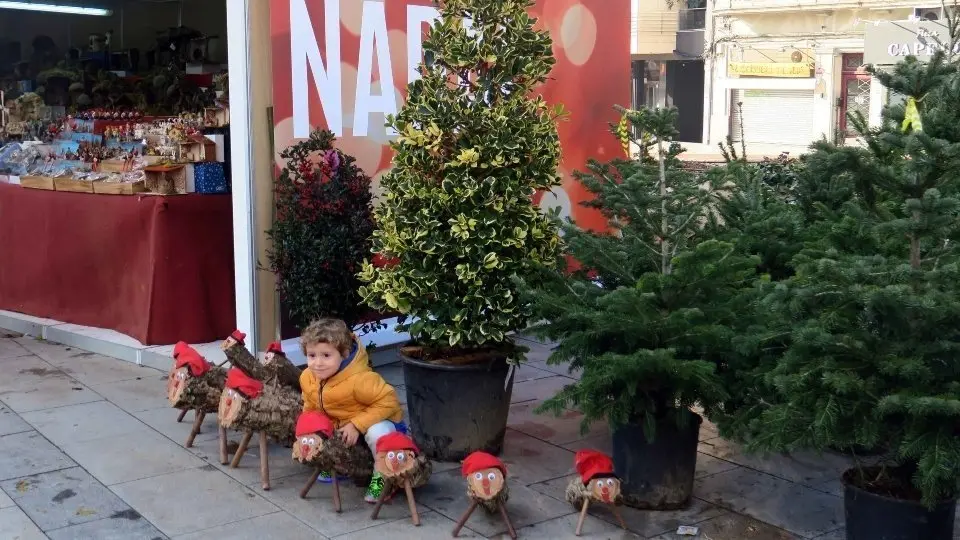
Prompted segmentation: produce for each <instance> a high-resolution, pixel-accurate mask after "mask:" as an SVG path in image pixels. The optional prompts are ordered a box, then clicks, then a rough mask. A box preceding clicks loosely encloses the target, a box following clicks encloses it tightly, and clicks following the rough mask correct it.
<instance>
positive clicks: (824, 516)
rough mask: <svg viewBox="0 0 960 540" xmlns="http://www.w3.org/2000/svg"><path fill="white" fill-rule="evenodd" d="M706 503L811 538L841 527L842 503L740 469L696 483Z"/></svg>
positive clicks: (778, 480) (701, 479) (824, 495)
mask: <svg viewBox="0 0 960 540" xmlns="http://www.w3.org/2000/svg"><path fill="white" fill-rule="evenodd" d="M694 490H695V493H696V495H697V496H698V497H701V498H703V499H705V500H707V501H710V502H714V503H716V504H718V505H721V506H724V507H726V508H728V509H730V510H733V511H734V512H738V513H741V514H746V515H748V516H750V517H753V518H755V519H758V520H760V521H763V522H765V523H769V524H771V525H774V526H776V527H779V528H781V529H786V530H787V531H789V532H791V533H794V534H797V535H800V536H803V537H806V538H812V537H815V536H817V535H820V534H823V533H826V532H829V531H832V530H834V529H836V528H838V527H840V526H842V525H843V500H842V499H840V498H838V497H834V496H832V495H828V494H826V493H823V492H821V491H816V490H814V489H811V488H808V487H806V486H802V485H800V484H796V483H793V482H789V481H787V480H784V479H782V478H777V477H775V476H771V475H769V474H766V473H762V472H758V471H754V470H751V469H747V468H744V467H740V468H737V469H733V470H730V471H727V472H722V473H719V474H714V475H710V476H706V477H704V478H700V479H697V480H696V483H695V485H694Z"/></svg>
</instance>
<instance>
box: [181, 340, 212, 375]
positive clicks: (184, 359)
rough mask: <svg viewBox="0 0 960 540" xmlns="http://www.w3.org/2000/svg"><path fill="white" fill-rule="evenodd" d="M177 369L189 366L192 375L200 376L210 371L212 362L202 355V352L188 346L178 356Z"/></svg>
mask: <svg viewBox="0 0 960 540" xmlns="http://www.w3.org/2000/svg"><path fill="white" fill-rule="evenodd" d="M176 359H177V360H176V362H174V365H176V366H177V367H176V369H180V368H182V367H183V366H187V369H188V370H189V371H190V375H193V376H194V377H199V376H201V375H203V374H204V373H206V372H208V371H210V364H209V363H208V362H207V361H206V360H204V359H203V357H202V356H200V353H198V352H197V351H195V350H193V349H192V348H190V347H187V348H186V350H184V351H181V352H180V354H178V355H177V356H176Z"/></svg>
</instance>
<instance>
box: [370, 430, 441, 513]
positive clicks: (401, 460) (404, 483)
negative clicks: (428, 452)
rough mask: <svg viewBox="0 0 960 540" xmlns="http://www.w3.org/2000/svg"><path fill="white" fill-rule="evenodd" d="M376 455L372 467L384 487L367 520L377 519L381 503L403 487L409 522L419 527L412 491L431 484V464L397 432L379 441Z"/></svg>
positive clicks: (410, 441) (413, 445) (408, 439)
mask: <svg viewBox="0 0 960 540" xmlns="http://www.w3.org/2000/svg"><path fill="white" fill-rule="evenodd" d="M376 451H377V454H376V456H375V457H374V460H373V463H374V465H373V466H374V468H375V469H376V470H377V472H379V473H380V474H381V475H383V480H384V486H383V492H382V493H381V494H380V497H379V498H378V499H377V505H376V506H374V508H373V514H371V515H370V519H377V516H378V515H380V508H381V507H382V506H383V503H384V502H385V501H386V500H387V498H389V497H390V496H391V495H392V494H393V492H394V491H395V490H397V489H399V488H401V487H402V488H403V490H404V491H405V492H406V495H407V505H408V506H409V507H410V518H411V519H412V520H413V524H414V525H416V526H418V527H419V526H420V514H419V513H418V512H417V501H416V500H415V499H414V498H413V489H414V488H417V487H420V486H423V485H425V484H426V483H427V481H428V480H430V474H431V472H433V464H432V463H430V460H429V459H427V458H426V457H425V456H422V455H420V450H419V449H418V448H417V445H416V444H414V443H413V440H412V439H411V438H410V437H407V436H406V435H404V434H402V433H400V432H397V431H394V432H392V433H388V434H386V435H384V436H383V437H380V440H378V441H377V448H376Z"/></svg>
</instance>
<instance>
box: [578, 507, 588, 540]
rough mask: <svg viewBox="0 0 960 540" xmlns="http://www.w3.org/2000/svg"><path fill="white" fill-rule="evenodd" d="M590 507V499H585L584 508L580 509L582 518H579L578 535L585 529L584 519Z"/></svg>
mask: <svg viewBox="0 0 960 540" xmlns="http://www.w3.org/2000/svg"><path fill="white" fill-rule="evenodd" d="M589 507H590V499H584V500H583V510H580V519H579V520H577V532H576V535H577V536H580V532H581V531H583V520H585V519H587V508H589Z"/></svg>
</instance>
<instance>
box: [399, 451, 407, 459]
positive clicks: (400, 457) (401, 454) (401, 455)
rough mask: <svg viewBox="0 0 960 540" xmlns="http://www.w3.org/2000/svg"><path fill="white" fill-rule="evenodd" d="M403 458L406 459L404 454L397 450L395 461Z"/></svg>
mask: <svg viewBox="0 0 960 540" xmlns="http://www.w3.org/2000/svg"><path fill="white" fill-rule="evenodd" d="M405 459H407V456H406V454H404V453H403V452H397V461H403V460H405Z"/></svg>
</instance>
